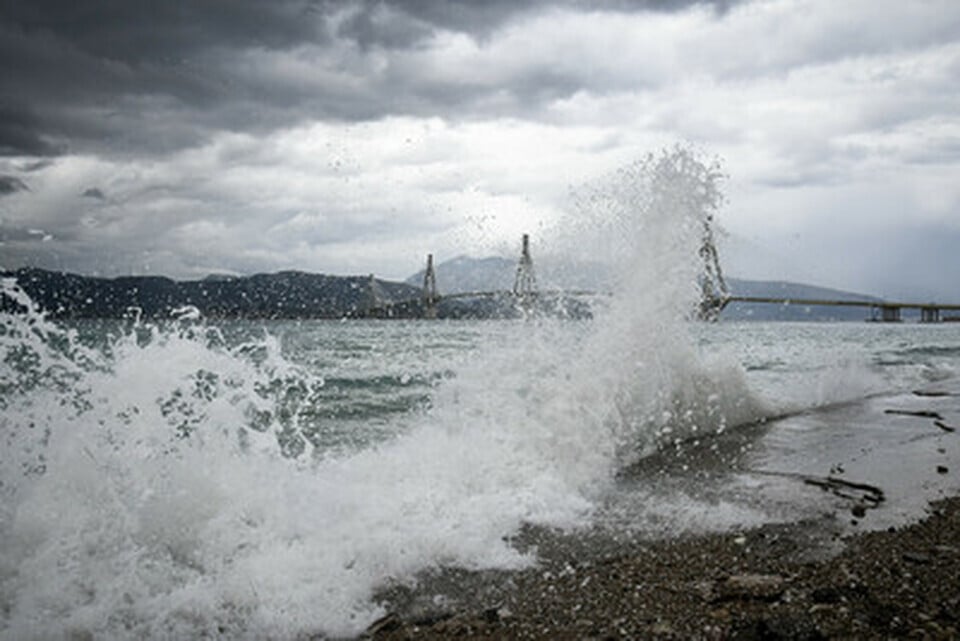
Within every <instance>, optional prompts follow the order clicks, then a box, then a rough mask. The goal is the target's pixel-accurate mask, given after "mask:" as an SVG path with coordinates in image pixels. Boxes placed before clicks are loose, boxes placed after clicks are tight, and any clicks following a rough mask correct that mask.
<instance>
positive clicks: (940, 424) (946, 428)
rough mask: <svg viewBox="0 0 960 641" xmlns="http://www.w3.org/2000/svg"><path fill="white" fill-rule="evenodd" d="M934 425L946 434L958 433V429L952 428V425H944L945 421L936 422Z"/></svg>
mask: <svg viewBox="0 0 960 641" xmlns="http://www.w3.org/2000/svg"><path fill="white" fill-rule="evenodd" d="M933 424H934V425H936V426H937V427H939V428H940V429H941V430H943V431H944V432H956V431H957V428H955V427H952V426H950V425H947V424H946V423H944V422H943V421H934V422H933Z"/></svg>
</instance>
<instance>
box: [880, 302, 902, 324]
mask: <svg viewBox="0 0 960 641" xmlns="http://www.w3.org/2000/svg"><path fill="white" fill-rule="evenodd" d="M880 320H882V321H883V322H884V323H899V322H900V320H901V318H900V308H899V307H896V306H893V305H881V306H880Z"/></svg>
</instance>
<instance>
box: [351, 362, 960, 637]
mask: <svg viewBox="0 0 960 641" xmlns="http://www.w3.org/2000/svg"><path fill="white" fill-rule="evenodd" d="M957 398H960V381H958V380H956V379H954V380H951V381H949V382H941V383H940V384H937V385H931V386H930V387H929V388H928V389H927V390H924V391H918V392H913V393H910V394H895V395H889V396H883V397H879V398H871V399H865V400H864V401H862V402H860V403H855V404H851V405H843V406H837V407H830V408H823V409H821V410H819V411H813V412H810V413H804V414H801V415H797V416H793V417H785V418H783V419H778V420H774V421H771V422H770V423H768V424H764V425H755V426H752V427H749V428H748V429H742V430H731V431H729V432H728V433H726V434H724V435H722V436H721V437H719V438H718V439H716V440H715V441H714V442H712V443H710V444H709V445H708V446H702V447H699V448H695V449H692V450H689V451H685V452H682V453H680V454H679V455H678V453H676V452H674V453H672V454H671V455H669V456H654V457H652V458H649V459H645V460H644V464H643V465H641V466H637V467H635V468H634V469H632V470H629V471H627V472H626V477H625V479H624V490H623V492H621V493H620V495H619V498H618V499H617V500H619V501H621V503H619V504H618V505H620V507H623V506H624V505H626V506H627V507H630V506H634V507H636V508H638V509H639V510H640V512H630V514H633V515H634V516H635V517H636V516H637V515H643V514H644V513H646V511H648V510H649V509H651V508H650V506H649V505H648V504H647V503H646V501H647V500H649V498H650V496H651V495H650V494H649V493H644V492H643V491H642V490H644V489H646V490H648V491H649V490H650V489H651V488H653V489H654V491H655V492H656V491H659V492H664V488H674V489H675V484H676V483H677V481H678V480H679V481H680V482H682V484H683V485H682V486H681V487H682V490H683V495H685V496H693V497H697V496H699V497H701V498H702V499H703V502H701V503H699V505H700V506H709V505H710V504H711V503H712V504H714V505H716V504H717V502H718V501H720V499H722V498H724V497H726V498H728V499H729V498H731V497H732V498H736V499H738V500H742V499H744V497H747V498H746V500H748V501H752V502H757V501H759V502H761V503H764V504H765V505H768V506H773V507H774V508H776V510H775V511H777V510H781V509H782V508H783V506H789V510H788V512H789V514H790V515H792V518H791V517H790V516H788V517H787V518H786V519H782V520H777V519H773V520H771V521H768V522H761V523H745V524H742V525H740V526H733V527H727V528H720V529H711V528H710V527H707V528H705V529H704V530H697V531H689V530H688V531H684V530H682V529H681V530H680V531H679V532H678V533H677V534H676V535H670V532H671V530H670V529H669V528H668V529H667V530H666V531H662V532H660V533H659V535H658V534H656V533H652V532H650V531H646V532H644V531H630V530H624V529H621V528H617V527H609V526H607V527H604V526H603V525H601V524H597V525H595V526H594V527H593V528H590V529H588V530H585V531H579V532H561V531H554V530H550V529H547V528H537V527H525V528H523V530H522V531H521V532H520V533H519V534H518V535H517V536H515V537H513V539H512V540H511V543H512V544H513V545H514V546H515V547H516V548H517V549H518V550H520V551H522V552H532V553H533V556H535V557H536V563H535V564H534V565H533V566H532V567H530V568H527V569H523V570H515V571H506V570H482V571H470V570H463V569H454V568H442V569H434V570H430V571H426V572H423V573H421V574H420V575H419V576H418V577H417V583H416V585H414V586H408V585H392V586H386V587H384V588H383V589H381V590H380V591H379V593H378V595H377V601H378V602H379V603H380V604H381V605H382V607H383V608H384V610H385V611H386V612H388V614H387V615H386V616H384V617H383V618H381V619H380V620H378V621H376V622H374V623H373V624H372V625H371V626H370V627H369V628H368V629H367V631H366V633H365V634H364V635H363V637H365V638H370V639H376V640H383V641H397V640H400V639H447V638H451V637H457V638H463V639H635V638H656V639H863V638H867V639H873V638H876V639H888V638H920V639H960V491H958V489H957V488H958V487H960V485H958V483H957V477H958V473H960V460H958V459H957V455H958V453H960V449H958V448H960V440H958V439H960V433H957V431H956V427H958V426H960V411H958V409H957V408H956V400H957ZM824 429H826V430H828V431H829V433H830V434H831V435H832V436H833V438H834V439H835V440H834V441H830V447H826V448H824V447H822V445H821V446H820V451H819V453H818V451H816V445H817V444H818V443H820V441H816V440H814V441H812V442H809V443H807V446H808V447H814V450H813V451H811V450H810V449H807V450H806V451H804V450H802V449H796V448H792V447H791V448H790V449H786V450H784V451H780V450H777V447H778V445H777V443H778V439H777V434H782V433H783V432H784V431H789V430H794V431H797V430H801V431H803V432H802V433H811V430H824ZM851 435H853V436H856V438H855V439H852V440H851V438H850V437H851ZM864 437H866V438H867V441H863V440H862V439H863V438H864ZM837 439H838V440H837ZM795 441H796V439H795V438H794V437H790V438H788V439H786V441H785V442H786V443H787V444H789V445H792V444H793V443H794V442H795ZM688 466H689V468H690V469H694V470H698V473H697V474H691V473H690V472H689V471H687V470H688ZM744 475H747V476H749V477H750V478H751V479H752V480H751V481H750V482H751V485H749V486H747V490H746V491H745V492H744V491H743V490H744V486H742V485H741V484H740V481H737V478H740V477H743V476H744ZM757 479H761V480H762V483H760V484H759V485H758V481H757ZM658 488H659V489H658ZM664 495H665V496H671V494H670V493H669V490H667V491H666V494H664ZM653 496H656V495H655V494H654V495H653ZM622 501H627V502H626V503H623V502H622ZM705 509H707V510H709V509H710V508H709V507H707V508H705ZM704 517H705V520H706V521H709V520H710V516H709V514H708V512H704Z"/></svg>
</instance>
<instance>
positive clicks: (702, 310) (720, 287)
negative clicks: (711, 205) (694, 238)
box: [697, 215, 730, 321]
mask: <svg viewBox="0 0 960 641" xmlns="http://www.w3.org/2000/svg"><path fill="white" fill-rule="evenodd" d="M712 222H713V216H710V215H708V216H707V217H706V218H704V219H703V234H702V235H701V242H700V259H701V260H702V261H703V271H701V272H700V305H699V307H698V309H697V317H698V318H699V319H700V320H705V321H715V320H717V319H718V318H719V316H720V312H722V311H723V308H724V307H726V306H727V303H728V302H729V300H730V290H729V289H727V283H726V281H725V280H724V279H723V271H722V270H721V269H720V258H719V256H718V255H717V246H716V243H714V240H713V228H712V227H711V223H712Z"/></svg>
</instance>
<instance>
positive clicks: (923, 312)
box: [920, 307, 940, 323]
mask: <svg viewBox="0 0 960 641" xmlns="http://www.w3.org/2000/svg"><path fill="white" fill-rule="evenodd" d="M920 322H921V323H939V322H940V308H938V307H921V308H920Z"/></svg>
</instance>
